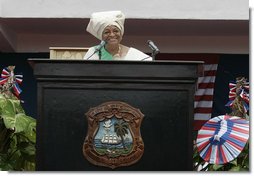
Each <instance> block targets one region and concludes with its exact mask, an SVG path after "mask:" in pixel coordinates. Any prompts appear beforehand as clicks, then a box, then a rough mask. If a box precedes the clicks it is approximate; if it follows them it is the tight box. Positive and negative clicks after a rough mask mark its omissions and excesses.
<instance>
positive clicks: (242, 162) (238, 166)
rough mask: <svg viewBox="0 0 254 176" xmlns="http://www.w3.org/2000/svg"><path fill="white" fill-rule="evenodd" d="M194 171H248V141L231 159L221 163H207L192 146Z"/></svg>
mask: <svg viewBox="0 0 254 176" xmlns="http://www.w3.org/2000/svg"><path fill="white" fill-rule="evenodd" d="M193 170H194V171H249V143H247V144H246V145H245V147H244V149H243V151H242V152H241V153H240V154H239V156H238V157H237V158H236V159H234V160H233V161H231V162H229V163H226V164H223V165H216V164H207V163H206V162H205V161H204V160H203V159H202V158H201V157H200V155H199V153H198V150H197V148H196V147H195V146H194V154H193Z"/></svg>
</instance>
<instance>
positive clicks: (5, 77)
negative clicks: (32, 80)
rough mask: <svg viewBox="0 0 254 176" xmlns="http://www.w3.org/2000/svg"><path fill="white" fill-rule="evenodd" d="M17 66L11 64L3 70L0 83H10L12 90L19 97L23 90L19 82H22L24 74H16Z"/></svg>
mask: <svg viewBox="0 0 254 176" xmlns="http://www.w3.org/2000/svg"><path fill="white" fill-rule="evenodd" d="M14 68H15V66H9V67H6V68H4V69H3V70H2V74H1V78H0V84H1V85H3V84H5V83H9V84H11V85H12V87H11V88H12V90H13V92H14V94H15V95H16V96H17V97H18V96H19V94H20V93H21V92H22V90H21V89H20V87H19V84H21V83H22V79H23V75H21V74H19V75H15V74H14V71H13V70H14Z"/></svg>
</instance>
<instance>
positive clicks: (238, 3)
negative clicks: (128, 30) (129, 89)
mask: <svg viewBox="0 0 254 176" xmlns="http://www.w3.org/2000/svg"><path fill="white" fill-rule="evenodd" d="M248 8H249V2H248V0H105V1H104V0H0V17H5V18H9V17H11V18H13V17H15V18H89V17H90V14H91V13H92V12H96V11H105V10H122V11H123V12H124V13H125V14H126V17H127V18H141V19H142V18H148V19H149V18H154V19H164V18H165V19H226V20H232V19H234V20H236V19H237V20H246V19H249V11H248Z"/></svg>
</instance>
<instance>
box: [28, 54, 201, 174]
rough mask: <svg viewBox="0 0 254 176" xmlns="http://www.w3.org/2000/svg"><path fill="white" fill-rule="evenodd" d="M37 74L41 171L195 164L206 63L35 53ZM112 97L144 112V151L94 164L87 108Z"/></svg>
mask: <svg viewBox="0 0 254 176" xmlns="http://www.w3.org/2000/svg"><path fill="white" fill-rule="evenodd" d="M30 62H31V63H33V67H34V75H35V76H36V79H37V88H38V89H37V91H38V92H37V94H38V119H37V161H36V167H37V170H42V171H112V170H116V171H188V170H192V151H193V147H192V145H193V143H192V140H193V139H192V122H193V106H194V92H195V86H196V81H197V77H198V74H199V68H200V67H199V66H200V65H201V63H200V62H165V61H164V62H163V61H154V62H134V61H129V62H128V61H66V60H65V61H63V60H40V59H31V60H30ZM108 101H121V102H125V103H127V104H129V105H131V106H132V107H135V108H137V109H139V110H140V111H141V112H142V113H143V114H144V119H143V121H142V124H141V128H140V132H141V136H142V139H143V142H144V153H143V156H142V158H141V159H140V160H139V161H138V162H137V163H135V164H133V165H130V166H125V167H117V168H115V169H111V168H107V167H103V166H96V165H93V164H91V163H90V162H89V161H88V160H87V159H86V158H85V157H84V154H83V151H82V147H83V143H84V140H85V137H86V133H87V128H88V122H87V119H86V117H85V113H87V112H88V111H89V109H90V108H93V107H96V106H98V105H100V104H102V103H105V102H108Z"/></svg>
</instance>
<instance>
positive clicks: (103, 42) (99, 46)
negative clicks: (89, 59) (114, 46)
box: [95, 40, 107, 52]
mask: <svg viewBox="0 0 254 176" xmlns="http://www.w3.org/2000/svg"><path fill="white" fill-rule="evenodd" d="M106 44H107V42H106V41H104V40H102V41H101V43H100V44H99V45H98V46H97V47H96V49H95V52H98V51H100V50H101V48H103V47H104V46H105V45H106Z"/></svg>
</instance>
